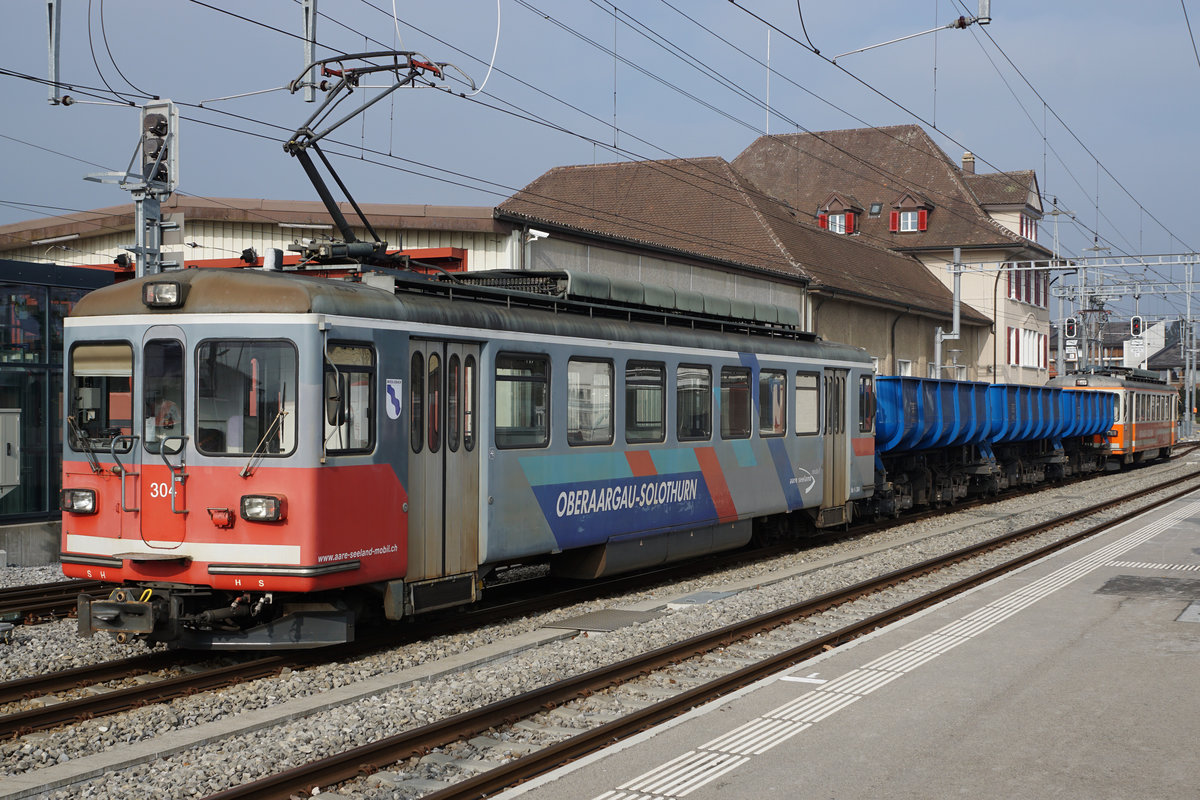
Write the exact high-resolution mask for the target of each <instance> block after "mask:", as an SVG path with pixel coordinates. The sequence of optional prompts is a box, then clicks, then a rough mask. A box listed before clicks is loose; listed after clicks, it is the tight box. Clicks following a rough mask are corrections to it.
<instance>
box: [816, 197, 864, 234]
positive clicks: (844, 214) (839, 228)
mask: <svg viewBox="0 0 1200 800" xmlns="http://www.w3.org/2000/svg"><path fill="white" fill-rule="evenodd" d="M862 213H863V208H862V206H861V205H859V204H858V202H857V201H855V200H854V198H852V197H850V196H849V195H845V194H838V193H834V194H831V195H829V197H827V198H826V199H825V202H824V203H822V204H821V205H820V206H818V207H817V224H818V225H819V226H821V227H822V228H824V229H825V230H827V231H830V232H832V233H841V234H848V233H854V232H855V231H857V230H858V228H859V221H860V219H861V218H860V216H859V215H860V214H862Z"/></svg>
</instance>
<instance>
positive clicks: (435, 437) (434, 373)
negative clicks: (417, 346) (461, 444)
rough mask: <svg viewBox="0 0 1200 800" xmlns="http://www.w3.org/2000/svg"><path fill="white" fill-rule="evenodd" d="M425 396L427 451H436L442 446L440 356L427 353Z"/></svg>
mask: <svg viewBox="0 0 1200 800" xmlns="http://www.w3.org/2000/svg"><path fill="white" fill-rule="evenodd" d="M426 397H428V398H429V404H428V405H427V406H426V407H425V416H427V417H428V418H429V452H431V453H436V452H437V451H438V450H439V449H440V448H441V446H442V357H441V356H439V355H438V354H437V353H430V354H429V387H428V393H427V394H426Z"/></svg>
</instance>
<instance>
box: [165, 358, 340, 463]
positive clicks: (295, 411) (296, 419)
mask: <svg viewBox="0 0 1200 800" xmlns="http://www.w3.org/2000/svg"><path fill="white" fill-rule="evenodd" d="M213 342H224V343H229V342H252V343H254V344H257V345H264V344H282V345H285V346H286V348H287V349H289V350H291V351H292V366H293V368H294V369H295V376H296V389H295V391H294V393H293V398H294V399H293V400H292V411H291V412H290V413H289V414H288V415H287V416H285V417H284V419H283V420H282V422H281V425H287V424H289V421H288V416H290V417H292V420H291V423H290V424H291V425H292V426H293V427H292V432H291V439H292V447H291V449H289V450H287V451H286V452H283V451H281V452H278V453H272V452H270V451H268V450H265V449H264V450H258V444H259V443H258V442H251V443H246V442H244V443H243V446H247V447H249V449H246V450H243V451H242V452H236V453H234V452H228V451H226V452H213V451H209V450H200V449H199V444H198V443H197V451H198V452H201V453H203V454H204V455H205V456H207V457H209V458H245V457H247V456H248V455H250V454H251V453H257V454H258V456H257V457H260V458H290V457H291V456H293V455H295V454H296V453H297V452H299V448H300V438H301V435H305V436H307V435H308V434H307V433H304V432H303V430H302V428H301V426H300V418H301V404H300V391H299V388H300V378H301V375H302V372H301V369H300V367H301V364H300V352H299V347H298V346H297V345H296V342H295V341H293V340H292V339H284V338H280V337H271V338H263V339H257V338H254V337H248V336H232V337H231V336H212V337H209V338H207V339H201V340H200V341H198V342H196V346H195V349H194V350H193V356H194V358H193V361H192V369H194V370H195V377H194V379H193V382H192V387H191V388H192V389H193V390H194V394H193V399H194V400H195V406H196V408H195V410H194V411H193V419H192V424H193V425H194V426H195V430H196V431H197V434H196V435H197V437H198V436H199V430H200V419H199V416H198V415H199V413H200V408H199V406H200V361H201V358H200V354H201V352H202V351H203V350H204V348H206V347H209V346H211V345H212V343H213ZM185 360H186V348H185ZM185 378H186V376H185ZM322 380H324V379H322ZM186 385H187V384H186V380H185V386H186ZM143 390H144V387H143ZM324 415H325V410H324V408H322V409H321V416H322V418H324ZM267 424H268V425H270V423H267ZM228 435H229V434H228V431H226V437H228ZM226 442H228V438H226Z"/></svg>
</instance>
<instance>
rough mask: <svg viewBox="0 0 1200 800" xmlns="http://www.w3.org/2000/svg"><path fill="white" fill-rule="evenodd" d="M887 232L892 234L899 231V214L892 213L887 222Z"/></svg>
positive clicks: (896, 212) (897, 212)
mask: <svg viewBox="0 0 1200 800" xmlns="http://www.w3.org/2000/svg"><path fill="white" fill-rule="evenodd" d="M888 230H889V231H891V232H892V233H895V232H896V231H898V230H900V212H899V211H893V212H892V216H891V219H889V220H888Z"/></svg>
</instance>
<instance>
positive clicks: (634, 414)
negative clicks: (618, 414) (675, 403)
mask: <svg viewBox="0 0 1200 800" xmlns="http://www.w3.org/2000/svg"><path fill="white" fill-rule="evenodd" d="M666 380H667V371H666V367H665V365H663V364H661V363H659V364H655V363H649V362H645V361H630V362H629V363H628V364H626V365H625V441H626V442H629V443H630V444H640V443H643V442H661V441H662V440H663V439H664V438H665V436H666V433H667V425H666V411H667V392H666Z"/></svg>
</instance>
